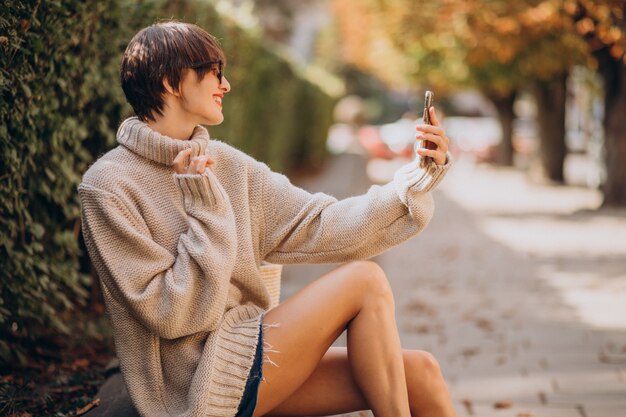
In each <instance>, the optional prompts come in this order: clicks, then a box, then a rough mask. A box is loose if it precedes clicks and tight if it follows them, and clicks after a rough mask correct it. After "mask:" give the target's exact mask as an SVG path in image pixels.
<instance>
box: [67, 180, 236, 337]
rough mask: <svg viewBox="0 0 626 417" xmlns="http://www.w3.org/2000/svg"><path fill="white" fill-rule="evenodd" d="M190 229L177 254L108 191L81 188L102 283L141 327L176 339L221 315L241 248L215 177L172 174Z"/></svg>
mask: <svg viewBox="0 0 626 417" xmlns="http://www.w3.org/2000/svg"><path fill="white" fill-rule="evenodd" d="M175 180H176V183H177V184H178V186H179V188H180V190H181V193H182V197H183V201H184V208H185V211H186V212H187V214H188V223H189V228H188V230H187V232H186V233H183V234H182V235H181V236H180V237H179V240H178V245H177V253H176V254H172V253H170V252H169V251H168V250H166V249H165V248H163V247H162V246H160V245H159V244H157V243H156V242H155V241H154V240H153V239H152V238H151V233H150V231H149V230H148V228H147V226H146V225H145V223H144V221H143V219H142V218H141V217H140V216H139V215H138V214H137V212H136V211H132V210H131V209H129V208H128V207H127V206H126V205H125V204H124V203H123V201H122V200H121V199H120V198H119V197H117V196H116V195H115V194H113V193H111V192H107V191H104V190H102V189H98V188H95V187H93V186H90V185H86V184H81V186H80V187H79V193H80V196H81V202H82V215H83V232H84V236H85V241H86V243H87V248H88V250H89V254H90V256H91V258H92V260H93V262H94V264H95V266H96V269H97V270H98V274H99V276H100V279H101V281H102V283H103V285H104V286H105V287H106V289H107V290H108V291H110V292H111V293H112V296H113V297H114V298H115V299H116V300H117V301H118V302H120V303H122V304H123V305H125V306H126V307H127V308H128V309H129V311H130V312H131V314H132V315H133V316H134V317H135V318H136V319H137V320H138V321H139V322H141V323H142V324H143V325H144V326H146V327H147V328H149V329H150V330H151V331H152V332H154V333H155V334H157V335H159V336H160V337H162V338H167V339H173V338H178V337H182V336H185V335H189V334H193V333H197V332H199V331H212V330H214V329H215V328H216V327H217V325H218V324H219V320H220V319H221V317H222V316H223V311H224V308H225V304H226V298H227V293H228V288H229V281H230V276H231V273H232V270H233V267H234V262H235V255H236V250H237V236H236V232H235V219H234V214H233V212H232V208H231V206H230V203H229V202H228V197H227V195H226V193H225V192H224V191H223V189H222V188H221V185H220V184H219V183H218V181H217V179H216V178H215V176H214V174H213V173H211V172H209V170H207V172H206V173H204V174H201V175H175Z"/></svg>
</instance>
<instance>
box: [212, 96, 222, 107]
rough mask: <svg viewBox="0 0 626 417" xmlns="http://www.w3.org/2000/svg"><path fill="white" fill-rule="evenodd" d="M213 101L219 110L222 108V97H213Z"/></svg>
mask: <svg viewBox="0 0 626 417" xmlns="http://www.w3.org/2000/svg"><path fill="white" fill-rule="evenodd" d="M213 100H215V102H216V103H217V105H218V106H220V108H222V97H221V96H218V95H215V96H213Z"/></svg>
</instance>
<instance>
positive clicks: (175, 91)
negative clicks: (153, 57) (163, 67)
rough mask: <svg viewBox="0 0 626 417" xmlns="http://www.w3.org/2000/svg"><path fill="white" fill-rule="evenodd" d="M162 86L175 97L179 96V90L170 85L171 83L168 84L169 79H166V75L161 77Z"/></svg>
mask: <svg viewBox="0 0 626 417" xmlns="http://www.w3.org/2000/svg"><path fill="white" fill-rule="evenodd" d="M163 87H164V88H165V91H166V92H167V93H169V94H171V95H173V96H175V97H178V96H180V91H178V89H176V88H174V87H172V84H170V80H168V79H167V77H163Z"/></svg>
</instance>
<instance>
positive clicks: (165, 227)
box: [79, 22, 455, 417]
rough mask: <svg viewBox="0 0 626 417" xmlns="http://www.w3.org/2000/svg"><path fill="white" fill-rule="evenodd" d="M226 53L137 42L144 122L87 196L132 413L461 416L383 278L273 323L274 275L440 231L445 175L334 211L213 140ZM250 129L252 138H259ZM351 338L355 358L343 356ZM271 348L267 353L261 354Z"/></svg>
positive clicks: (331, 289)
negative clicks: (404, 326) (434, 220)
mask: <svg viewBox="0 0 626 417" xmlns="http://www.w3.org/2000/svg"><path fill="white" fill-rule="evenodd" d="M224 62H225V59H224V54H223V52H222V50H221V49H220V47H219V45H218V43H217V42H216V40H215V39H214V38H213V37H212V36H211V35H209V34H208V33H206V32H205V31H204V30H202V29H200V28H199V27H197V26H195V25H190V24H185V23H178V22H168V23H160V24H156V25H153V26H150V27H148V28H145V29H143V30H142V31H140V32H139V33H138V34H137V35H135V37H134V38H133V39H132V40H131V42H130V44H129V45H128V47H127V49H126V52H125V54H124V57H123V59H122V65H121V71H120V72H121V81H122V87H123V89H124V93H125V94H126V97H127V99H128V101H129V103H130V104H131V105H132V107H133V109H134V110H135V112H136V114H137V117H133V118H130V119H128V120H126V121H124V122H123V123H122V125H121V126H120V128H119V131H118V134H117V140H118V142H119V146H118V147H117V148H115V149H113V150H112V151H110V152H108V153H107V154H105V155H104V156H102V157H101V158H100V159H99V160H98V161H97V162H96V163H94V165H93V166H92V167H91V168H90V169H89V170H88V171H87V173H85V175H84V177H83V182H82V183H81V185H80V187H79V192H80V197H81V201H82V215H83V231H84V236H85V240H86V242H87V247H88V250H89V254H90V256H91V259H92V261H93V262H94V265H95V267H96V269H97V271H98V274H99V277H100V280H101V285H102V288H103V293H104V297H105V300H106V304H107V309H108V310H109V314H110V317H111V321H112V324H113V328H114V336H115V342H116V350H117V354H118V356H119V359H120V362H121V368H122V373H123V375H124V379H125V382H126V385H127V387H128V391H129V393H130V395H131V398H132V400H133V403H134V404H135V406H136V408H137V410H138V411H139V412H140V414H142V415H144V416H165V415H168V416H170V415H171V416H224V417H232V416H235V415H237V416H253V415H254V416H261V415H323V414H336V413H341V412H347V411H352V410H361V409H368V408H370V409H372V410H373V412H374V414H375V415H376V416H393V417H398V416H409V415H413V416H416V415H424V416H426V415H427V416H429V417H434V416H453V415H455V414H454V411H453V409H452V406H451V401H450V398H449V394H448V391H447V388H446V385H445V382H444V381H443V378H442V376H441V373H440V371H439V369H438V366H437V363H436V362H435V360H434V359H433V358H432V357H431V356H430V355H428V354H427V353H425V352H418V351H403V350H401V347H400V341H399V337H398V332H397V327H396V323H395V321H394V306H393V296H392V294H391V291H390V289H389V285H388V283H387V280H386V278H385V275H384V273H383V272H382V271H381V269H380V268H379V267H378V266H376V265H375V264H373V263H372V262H368V261H357V262H351V263H346V264H345V265H344V266H342V267H340V268H338V269H336V270H334V271H332V272H330V273H328V274H327V275H325V276H323V277H321V278H319V279H318V280H317V281H315V282H313V283H312V284H310V285H308V286H307V287H305V288H304V289H302V290H301V291H300V292H299V293H297V294H295V295H294V296H293V297H291V298H289V299H287V300H285V301H284V302H283V303H282V304H280V305H278V306H276V307H274V308H270V307H271V297H272V295H275V291H274V292H273V294H270V290H271V288H270V287H269V286H268V283H267V282H266V281H264V276H265V275H264V272H263V265H262V264H263V263H264V262H266V261H267V262H271V263H276V264H284V263H304V262H309V263H310V262H347V261H356V260H363V259H367V258H369V257H371V256H374V255H376V254H378V253H380V252H382V251H384V250H386V249H388V248H390V247H392V246H394V245H396V244H399V243H401V242H403V241H404V240H406V239H408V238H410V237H411V236H413V235H415V234H416V233H418V232H419V231H421V230H422V229H423V228H424V227H425V226H426V224H427V223H428V221H429V219H430V217H431V214H432V210H433V203H432V198H431V196H430V194H429V193H428V191H429V190H430V189H432V188H433V187H434V186H435V185H436V184H437V182H438V181H439V180H440V179H441V178H442V177H443V175H444V173H445V171H446V170H447V168H448V166H449V163H448V162H447V161H448V159H447V156H446V152H447V148H448V139H447V138H446V136H445V133H444V131H443V130H442V129H441V127H439V123H438V122H437V119H436V115H435V113H434V110H433V111H432V112H431V115H432V117H433V119H434V120H435V126H432V127H429V126H423V127H419V128H418V130H419V132H418V134H417V136H418V137H419V138H420V139H427V140H430V141H432V142H434V143H435V144H437V146H438V149H437V150H434V151H430V150H425V149H421V150H419V151H418V153H419V154H420V155H422V156H430V157H432V158H433V159H434V163H432V164H431V165H430V167H429V168H428V169H427V170H426V171H423V170H420V169H418V168H417V167H418V165H417V162H414V163H412V164H409V165H407V166H406V167H404V168H403V169H401V170H400V171H399V172H398V173H397V174H396V178H395V179H394V181H393V182H392V183H390V184H388V185H386V186H384V187H379V186H374V187H372V188H371V189H370V190H369V191H368V192H367V193H366V194H365V195H362V196H359V197H354V198H351V199H347V200H344V201H337V200H335V199H334V198H332V197H330V196H327V195H324V194H321V193H320V194H315V195H311V194H309V193H307V192H305V191H304V190H301V189H299V188H297V187H295V186H293V185H291V184H290V183H289V181H288V180H287V178H286V177H284V176H282V175H280V174H276V173H273V172H272V171H270V169H269V168H268V167H267V166H265V165H264V164H262V163H259V162H257V161H255V160H254V159H252V158H250V157H249V156H247V155H245V154H243V153H242V152H240V151H237V150H236V149H233V148H232V147H230V146H228V145H226V144H224V143H221V142H219V141H216V140H211V139H209V135H208V132H207V130H206V129H205V128H203V127H202V126H201V125H217V124H219V123H221V122H222V121H223V119H224V116H223V114H222V100H223V99H224V98H225V95H226V94H227V93H228V92H229V91H230V88H231V86H230V84H229V82H228V80H227V79H226V77H225V76H224V72H223V71H224ZM250 128H251V129H253V128H254V126H251V127H250ZM346 329H347V331H348V347H347V349H346V348H342V349H329V348H330V346H331V344H332V343H333V341H334V340H335V339H336V338H337V337H338V336H339V335H340V334H341V333H342V332H343V331H344V330H346ZM264 349H265V350H264Z"/></svg>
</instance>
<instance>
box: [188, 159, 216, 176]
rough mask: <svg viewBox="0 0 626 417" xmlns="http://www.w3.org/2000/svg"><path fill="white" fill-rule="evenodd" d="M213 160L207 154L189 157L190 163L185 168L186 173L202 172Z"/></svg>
mask: <svg viewBox="0 0 626 417" xmlns="http://www.w3.org/2000/svg"><path fill="white" fill-rule="evenodd" d="M213 163H214V161H213V160H212V159H211V158H209V156H208V155H202V156H196V157H193V158H191V163H190V164H189V168H188V169H187V173H188V174H204V171H205V170H206V168H207V167H209V168H210V167H211V165H212V164H213Z"/></svg>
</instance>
